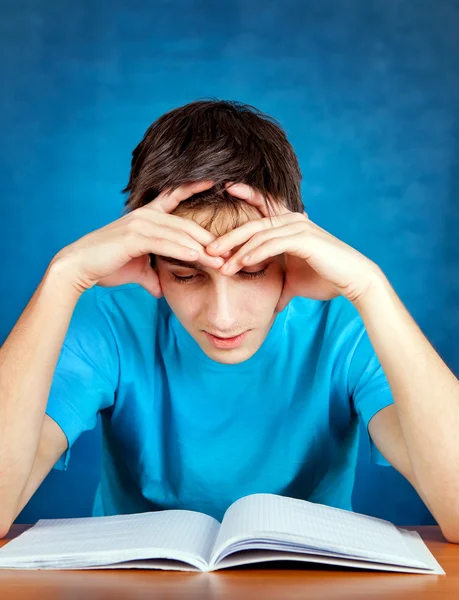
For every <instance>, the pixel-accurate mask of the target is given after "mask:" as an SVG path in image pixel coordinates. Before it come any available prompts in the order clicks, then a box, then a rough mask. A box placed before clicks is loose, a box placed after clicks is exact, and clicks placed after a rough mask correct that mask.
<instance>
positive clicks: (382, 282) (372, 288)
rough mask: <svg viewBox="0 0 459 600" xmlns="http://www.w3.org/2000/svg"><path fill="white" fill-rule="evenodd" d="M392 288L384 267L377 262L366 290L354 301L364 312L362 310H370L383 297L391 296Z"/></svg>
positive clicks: (357, 307) (359, 309)
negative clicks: (383, 269)
mask: <svg viewBox="0 0 459 600" xmlns="http://www.w3.org/2000/svg"><path fill="white" fill-rule="evenodd" d="M391 289H392V288H391V285H390V283H389V280H388V279H387V277H386V275H385V274H384V272H383V271H382V269H381V268H380V267H379V266H378V265H376V264H375V265H374V268H373V269H372V274H371V277H370V279H369V283H368V285H367V286H366V288H365V291H364V292H362V294H360V296H359V297H358V298H356V299H355V300H354V301H353V302H352V303H353V304H354V306H355V307H356V309H357V310H358V311H359V312H360V313H361V314H362V312H365V311H368V310H370V309H371V308H372V307H373V306H375V307H377V306H378V304H380V302H381V301H382V300H383V299H385V298H387V297H388V296H390V290H391Z"/></svg>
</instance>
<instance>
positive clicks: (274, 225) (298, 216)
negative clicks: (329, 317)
mask: <svg viewBox="0 0 459 600" xmlns="http://www.w3.org/2000/svg"><path fill="white" fill-rule="evenodd" d="M227 191H228V192H229V193H230V194H231V195H232V196H236V197H237V198H241V199H244V200H246V201H247V202H248V203H249V204H252V205H253V206H256V207H257V208H258V209H259V210H260V212H261V213H262V214H263V215H265V216H264V218H262V219H259V220H252V221H248V222H247V223H245V224H244V225H241V226H240V227H238V228H236V229H233V230H232V231H230V232H228V233H226V234H225V235H223V236H221V237H220V238H218V239H217V240H215V241H214V242H213V243H212V244H209V246H207V248H206V250H207V252H208V253H209V254H211V255H213V256H222V255H224V254H225V253H227V252H228V251H230V250H231V249H233V248H234V247H236V246H240V245H241V244H242V247H241V248H239V250H238V251H237V252H235V253H234V254H233V256H231V258H229V259H228V260H227V261H226V263H225V264H224V265H223V266H222V267H220V272H221V273H222V274H224V275H228V276H229V275H234V274H235V273H237V272H238V271H239V270H240V269H242V268H244V267H247V266H249V265H255V264H258V263H260V262H262V261H263V260H266V259H267V258H269V257H271V256H277V255H280V254H285V278H284V288H283V291H282V295H281V297H280V299H279V303H278V305H277V310H279V311H281V310H283V309H284V308H285V306H287V304H288V303H289V302H290V300H291V299H292V298H293V297H294V296H303V297H307V298H312V299H315V300H328V299H331V298H334V297H336V296H339V295H343V296H345V297H346V298H347V299H348V300H350V301H351V302H355V301H357V300H358V299H359V298H361V297H362V295H363V294H365V293H366V292H367V290H368V289H369V288H370V287H371V285H372V282H373V281H374V279H375V277H380V276H381V275H382V272H381V270H380V269H379V267H378V266H377V265H376V264H375V263H374V262H372V261H371V260H370V259H368V258H367V257H365V256H364V255H363V254H361V253H360V252H358V251H357V250H355V249H354V248H352V247H351V246H348V245H347V244H345V243H344V242H342V241H341V240H339V239H338V238H336V237H334V236H333V235H331V234H330V233H328V232H327V231H325V230H324V229H322V228H321V227H319V226H318V225H316V224H315V223H313V222H312V221H311V220H310V219H309V218H308V215H307V214H306V213H293V212H290V211H289V210H288V209H287V208H286V207H282V206H281V207H280V208H278V209H277V211H276V213H275V215H274V216H272V217H271V218H269V217H268V216H267V212H266V209H265V202H264V199H263V196H262V195H261V193H260V192H258V191H256V190H254V189H253V188H251V187H249V186H248V185H245V184H241V183H238V184H232V185H231V184H228V186H227Z"/></svg>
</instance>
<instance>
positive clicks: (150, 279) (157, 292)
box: [136, 256, 163, 298]
mask: <svg viewBox="0 0 459 600" xmlns="http://www.w3.org/2000/svg"><path fill="white" fill-rule="evenodd" d="M146 258H147V261H146V265H145V269H144V270H143V271H142V273H141V275H140V277H139V278H138V279H137V281H136V283H138V284H139V285H141V286H142V287H143V288H144V289H145V290H147V292H149V293H150V294H151V295H152V296H154V297H155V298H161V296H162V295H163V291H162V288H161V283H160V282H159V277H158V275H157V274H156V272H155V270H154V269H152V267H151V266H150V259H149V257H148V256H146Z"/></svg>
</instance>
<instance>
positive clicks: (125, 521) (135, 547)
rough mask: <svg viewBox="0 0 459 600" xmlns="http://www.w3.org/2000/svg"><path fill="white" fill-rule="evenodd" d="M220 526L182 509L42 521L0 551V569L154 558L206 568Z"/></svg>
mask: <svg viewBox="0 0 459 600" xmlns="http://www.w3.org/2000/svg"><path fill="white" fill-rule="evenodd" d="M219 526H220V524H219V522H218V521H217V520H216V519H214V518H212V517H209V516H208V515H204V514H201V513H198V512H194V511H186V510H165V511H159V512H149V513H140V514H131V515H115V516H108V517H84V518H76V519H42V520H40V521H38V523H37V524H36V525H34V526H33V527H32V528H31V529H29V530H28V531H26V532H24V533H23V534H21V535H20V536H18V537H17V538H15V539H13V540H11V541H10V542H9V543H7V544H6V545H5V546H4V547H3V548H0V567H3V568H8V567H10V568H11V567H13V568H14V567H15V566H17V567H22V568H27V567H31V568H37V567H39V566H41V567H57V568H58V567H62V568H65V567H67V568H68V567H69V566H83V567H84V566H91V565H93V566H97V565H101V564H108V563H114V562H120V561H124V560H138V559H141V558H154V557H155V558H156V557H162V558H175V559H178V560H187V558H191V559H193V564H196V562H198V564H206V563H207V562H208V559H209V557H210V552H211V548H212V545H213V543H214V541H215V538H216V536H217V533H218V528H219Z"/></svg>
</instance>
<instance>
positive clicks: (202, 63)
mask: <svg viewBox="0 0 459 600" xmlns="http://www.w3.org/2000/svg"><path fill="white" fill-rule="evenodd" d="M458 30H459V4H458V2H457V1H454V0H451V1H449V0H430V1H427V0H417V1H416V2H405V1H403V0H400V1H399V0H372V2H368V1H367V0H353V1H350V0H348V1H347V2H340V1H339V0H336V1H332V0H321V1H320V2H319V1H313V0H311V1H306V0H294V1H293V0H290V1H288V0H284V1H283V2H267V1H266V0H263V1H258V0H257V1H255V0H252V1H251V2H250V0H245V1H243V0H233V1H232V2H206V1H205V0H203V1H201V2H189V1H182V2H179V1H176V2H172V1H171V2H166V1H162V2H156V3H152V2H147V1H144V0H137V1H136V2H130V1H128V0H112V1H111V2H108V1H107V2H104V0H91V1H90V0H79V2H73V3H72V2H65V1H64V2H62V1H57V0H21V1H17V2H6V3H2V17H1V19H0V34H1V35H0V56H1V57H2V58H1V61H2V67H3V69H2V71H3V76H2V92H1V95H0V128H1V139H2V144H1V148H0V152H1V159H0V164H1V166H0V169H1V170H0V184H1V189H2V196H1V200H0V266H1V283H0V285H1V289H0V342H3V340H4V339H5V337H6V336H7V334H8V332H9V331H10V329H11V328H12V327H13V325H14V323H15V321H16V319H17V318H18V317H19V315H20V313H21V311H22V310H23V308H24V306H25V305H26V303H27V302H28V300H29V298H30V296H31V294H32V293H33V290H34V289H35V287H36V285H37V284H38V282H39V280H40V279H41V277H42V275H43V272H44V270H45V268H46V266H47V264H48V262H49V261H50V259H51V258H52V256H53V255H54V254H55V253H56V252H57V251H58V250H59V249H60V248H61V247H62V246H64V245H66V244H68V243H70V242H71V241H73V240H75V239H76V238H78V237H80V236H82V235H83V234H85V233H87V232H88V231H90V230H93V229H96V228H98V227H101V226H102V225H104V224H106V223H107V222H109V221H111V220H114V219H116V218H117V217H118V216H120V214H121V209H122V201H123V197H122V196H121V194H120V189H121V188H122V187H123V186H124V185H125V184H126V182H127V177H128V173H129V161H130V153H131V150H132V149H133V147H134V146H135V145H136V144H137V143H138V141H139V140H140V138H141V137H142V135H143V132H144V130H145V129H146V128H147V127H148V125H149V124H150V123H151V122H152V121H153V120H154V119H155V118H156V117H158V116H159V115H160V114H162V113H163V112H165V111H167V110H169V109H171V108H172V107H175V106H178V105H181V104H184V103H186V102H189V101H191V100H194V99H197V98H202V97H207V96H216V97H219V98H225V99H237V100H241V101H245V102H249V103H252V104H254V105H256V106H258V107H259V108H261V109H262V110H264V111H266V112H268V113H270V114H272V115H273V116H275V117H277V118H278V119H279V120H280V121H281V122H282V124H283V125H284V127H285V129H286V130H287V132H288V134H289V137H290V139H291V141H292V143H293V145H294V147H295V149H296V151H297V153H298V155H299V158H300V162H301V165H302V170H303V174H304V185H303V194H304V198H305V202H306V206H307V210H308V213H309V215H310V217H311V218H312V219H313V220H314V221H316V222H317V223H318V224H320V225H321V226H322V227H324V228H326V229H328V230H329V231H330V232H331V233H333V234H334V235H337V236H338V237H340V238H342V239H343V240H344V241H346V242H348V243H350V244H351V245H353V246H355V247H356V248H358V249H359V250H360V251H362V252H363V253H365V254H366V255H367V256H369V257H370V258H371V259H373V260H375V261H376V262H377V263H378V264H379V265H380V266H381V267H382V268H383V269H384V271H385V272H386V274H387V275H388V277H389V279H390V280H391V282H392V284H393V286H394V287H395V289H396V291H397V292H398V294H399V295H400V296H401V298H402V300H403V301H404V302H405V304H406V305H407V307H408V308H409V310H410V311H411V313H412V314H413V316H414V317H415V319H416V320H417V321H418V323H419V324H420V326H421V327H422V329H423V330H424V332H425V333H426V335H427V336H428V337H429V339H430V340H431V341H432V343H433V344H434V346H435V347H436V348H437V350H438V351H439V352H440V354H441V355H442V357H443V358H444V359H445V360H446V362H447V363H448V364H449V365H450V367H451V368H452V369H453V370H454V371H455V372H456V374H457V373H458V371H459V345H458V344H457V339H458V338H459V276H458V270H459V248H458V247H459V243H458V231H459V228H458V225H459V208H458V192H459V180H458V177H459V175H458V172H459V171H458V166H459V165H458V160H459V159H458V139H459V123H458V114H459V113H458V107H459V78H458V75H459V36H458V35H457V31H458ZM32 401H33V399H31V402H32ZM98 444H99V431H98V429H96V430H95V431H94V432H91V433H87V434H84V435H83V436H82V438H81V439H80V440H79V441H78V442H77V444H76V446H75V451H74V453H73V458H72V461H71V465H70V469H69V471H68V472H67V473H58V472H52V473H51V474H50V475H49V476H48V478H47V479H46V480H45V482H44V484H43V485H42V486H41V488H40V489H39V490H38V492H37V493H36V495H35V496H34V498H33V499H32V500H31V502H30V503H29V505H28V506H27V507H26V508H25V509H24V511H23V512H22V513H21V515H20V516H19V518H18V522H32V521H35V520H36V519H37V518H40V517H57V516H79V515H86V514H89V513H90V508H91V502H92V495H93V492H94V487H95V484H96V482H97V477H98V457H99V446H98ZM366 450H367V448H366V446H365V445H364V444H363V442H362V454H361V458H362V464H361V466H360V468H359V471H358V473H357V481H356V487H355V508H356V510H359V511H362V512H367V513H369V514H374V515H377V516H382V517H385V518H389V519H391V520H393V521H394V522H396V523H405V524H409V523H430V522H432V521H431V517H430V515H429V513H428V512H427V510H426V509H425V507H424V506H423V504H422V503H421V501H420V500H419V498H418V497H417V495H416V494H415V493H414V490H413V489H412V488H411V486H410V485H409V484H408V483H407V482H406V481H404V480H403V478H402V477H401V476H400V475H398V474H397V473H396V472H395V471H394V470H393V469H385V468H383V467H377V466H371V465H369V464H367V463H366Z"/></svg>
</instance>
